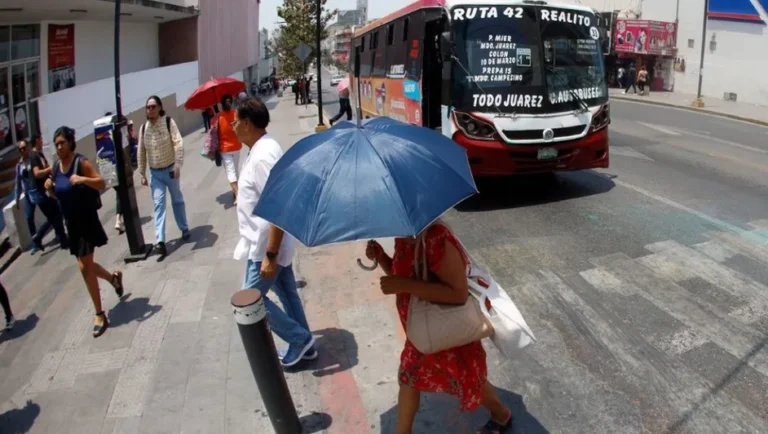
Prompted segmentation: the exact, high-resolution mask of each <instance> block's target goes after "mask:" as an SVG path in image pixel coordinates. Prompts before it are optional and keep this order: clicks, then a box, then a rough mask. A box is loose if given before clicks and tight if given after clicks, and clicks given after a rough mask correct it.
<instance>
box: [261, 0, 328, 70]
mask: <svg viewBox="0 0 768 434" xmlns="http://www.w3.org/2000/svg"><path fill="white" fill-rule="evenodd" d="M326 1H327V0H320V3H321V4H320V8H321V10H320V15H321V16H320V29H321V32H320V39H321V40H322V39H325V38H326V37H328V32H327V31H326V28H327V26H328V21H330V20H331V18H333V17H334V15H336V13H337V12H338V11H337V10H335V9H334V10H332V11H329V10H328V9H326V7H325V3H326ZM317 6H318V2H317V1H315V0H283V5H282V6H280V7H278V8H277V15H278V16H279V17H280V18H281V19H282V20H283V21H284V22H283V24H281V25H280V28H279V33H278V35H277V37H276V38H275V42H274V48H275V51H276V52H277V54H278V56H279V60H280V69H281V71H282V74H283V75H284V76H286V77H294V78H295V77H298V76H300V75H302V74H304V73H306V67H307V65H308V64H309V63H310V62H311V61H312V60H313V59H317V57H318V53H316V52H315V51H316V50H315V47H316V41H315V26H316V22H317V21H316V18H315V17H316V14H315V11H316V10H317V9H316V8H317ZM302 43H303V44H307V45H308V46H310V47H311V48H312V54H310V56H309V57H308V58H307V59H306V61H305V62H304V63H302V62H301V60H299V59H298V58H297V57H296V54H295V52H294V51H295V50H296V47H298V46H299V45H300V44H302ZM320 62H322V58H321V59H320Z"/></svg>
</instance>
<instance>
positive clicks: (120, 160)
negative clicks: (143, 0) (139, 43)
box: [112, 0, 152, 262]
mask: <svg viewBox="0 0 768 434" xmlns="http://www.w3.org/2000/svg"><path fill="white" fill-rule="evenodd" d="M121 3H122V2H121V1H119V0H118V1H116V2H115V104H116V107H115V113H116V115H115V117H114V118H113V121H112V123H113V125H114V129H113V130H112V138H113V139H114V142H115V162H116V164H117V180H118V185H117V200H119V201H120V209H121V210H122V211H123V219H124V220H125V236H126V238H127V239H128V248H129V250H130V253H129V254H128V255H127V256H126V257H125V258H124V259H125V262H136V261H143V260H145V259H147V257H148V256H149V253H150V252H151V251H152V246H150V245H147V244H146V243H145V242H144V233H143V232H142V230H141V221H140V218H139V206H138V204H137V203H136V190H135V189H134V187H133V173H132V172H133V171H132V170H130V169H128V167H127V165H126V161H125V153H124V148H123V132H122V128H123V127H124V126H126V125H127V122H126V119H125V117H123V104H122V99H121V97H120V4H121ZM129 171H130V172H131V173H130V174H129V173H128V172H129Z"/></svg>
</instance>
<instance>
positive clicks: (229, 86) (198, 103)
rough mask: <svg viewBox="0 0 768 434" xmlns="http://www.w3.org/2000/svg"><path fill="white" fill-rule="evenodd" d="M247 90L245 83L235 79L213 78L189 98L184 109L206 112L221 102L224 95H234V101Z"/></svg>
mask: <svg viewBox="0 0 768 434" xmlns="http://www.w3.org/2000/svg"><path fill="white" fill-rule="evenodd" d="M244 90H245V83H244V82H242V81H240V80H235V79H234V78H229V77H224V78H212V79H210V80H208V81H207V82H205V83H204V84H203V85H202V86H200V87H198V88H197V89H196V90H195V91H194V92H192V95H190V96H189V99H187V102H185V103H184V108H185V109H187V110H205V109H207V108H208V107H211V106H214V105H216V104H219V103H220V102H221V98H222V97H223V96H224V95H232V98H233V99H234V98H235V97H236V96H237V94H239V93H240V92H243V91H244Z"/></svg>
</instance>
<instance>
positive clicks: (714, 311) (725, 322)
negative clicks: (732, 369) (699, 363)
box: [606, 260, 768, 376]
mask: <svg viewBox="0 0 768 434" xmlns="http://www.w3.org/2000/svg"><path fill="white" fill-rule="evenodd" d="M606 270H607V271H608V272H609V273H611V274H613V275H614V276H616V278H618V279H619V280H622V281H624V282H626V283H629V282H631V284H633V285H635V286H636V287H637V288H639V289H640V290H641V291H642V293H643V296H644V297H646V298H647V299H648V300H649V301H651V302H652V303H653V304H655V305H656V306H657V307H658V308H659V309H661V310H663V311H664V312H666V313H667V314H668V315H670V316H672V317H673V318H676V319H677V320H678V321H680V322H681V323H683V324H685V325H686V326H688V327H691V328H692V329H694V330H696V331H697V332H698V333H700V334H701V335H702V336H704V337H705V338H707V339H709V340H710V341H712V342H713V343H715V344H716V345H718V346H719V347H721V348H723V349H724V350H726V351H727V352H729V353H730V354H732V355H733V356H734V357H736V358H739V359H741V358H743V357H745V356H746V355H747V354H750V353H751V352H752V350H753V349H754V348H756V347H757V346H758V345H760V344H761V342H762V340H763V339H764V337H763V335H762V333H759V332H757V331H755V330H753V329H752V328H751V327H748V326H746V325H742V324H740V323H738V322H734V321H733V320H732V319H731V318H729V313H728V312H724V311H722V309H721V308H720V307H719V306H713V305H710V304H708V303H706V302H704V301H702V300H700V299H699V298H697V297H695V296H694V295H692V294H691V293H689V292H688V291H686V290H685V289H684V288H682V287H680V286H679V285H678V284H676V283H674V282H672V281H670V280H668V279H665V278H662V277H661V276H659V275H657V274H656V273H655V272H654V271H653V270H651V269H650V268H648V267H646V266H645V265H642V264H641V263H640V262H636V261H634V260H632V261H619V262H616V263H614V264H611V265H610V266H607V267H606ZM747 364H749V366H751V367H753V368H754V369H755V370H757V371H758V372H760V373H761V374H763V375H766V376H768V353H758V354H755V355H754V356H753V357H752V358H751V359H749V360H748V361H747Z"/></svg>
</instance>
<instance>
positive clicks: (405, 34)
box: [403, 18, 410, 41]
mask: <svg viewBox="0 0 768 434" xmlns="http://www.w3.org/2000/svg"><path fill="white" fill-rule="evenodd" d="M409 21H410V19H408V18H406V19H405V22H403V41H407V40H408V24H409Z"/></svg>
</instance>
